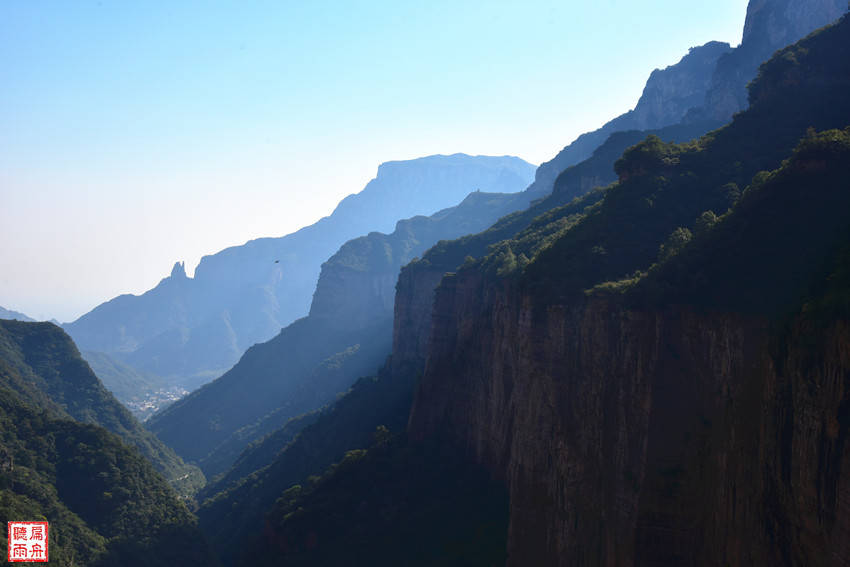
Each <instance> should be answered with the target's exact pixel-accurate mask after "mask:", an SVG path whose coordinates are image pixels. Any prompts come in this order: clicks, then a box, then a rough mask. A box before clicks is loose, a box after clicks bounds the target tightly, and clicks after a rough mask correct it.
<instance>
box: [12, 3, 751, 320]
mask: <svg viewBox="0 0 850 567" xmlns="http://www.w3.org/2000/svg"><path fill="white" fill-rule="evenodd" d="M745 12H746V0H715V1H713V2H682V1H681V0H663V1H651V0H649V1H644V2H632V1H625V0H617V1H615V0H600V1H597V2H578V1H574V2H571V1H563V0H562V1H560V2H544V1H539V2H537V1H531V0H525V1H522V2H519V1H516V2H503V1H498V0H488V1H486V2H485V1H481V2H471V1H470V2H464V1H462V0H451V1H447V2H443V1H438V0H427V1H418V2H405V1H399V0H394V1H392V2H379V1H372V2H322V1H315V0H314V1H301V2H285V1H276V2H271V1H269V2H258V1H255V2H251V1H245V0H240V1H238V2H237V1H232V2H216V1H203V2H201V1H198V2H190V1H182V0H181V1H173V0H168V1H162V2H154V1H150V0H146V1H141V0H138V1H135V2H132V1H130V0H120V1H119V0H103V1H97V2H95V1H85V0H75V1H67V0H55V1H49V0H2V1H0V84H1V85H2V87H0V243H2V244H0V305H2V306H4V307H7V308H10V309H15V310H18V311H23V312H25V313H27V314H28V315H30V316H32V317H36V318H51V317H55V318H57V319H59V320H61V321H69V320H72V319H74V318H76V317H77V316H79V315H81V314H83V313H84V312H86V311H88V310H89V309H91V308H92V307H94V306H95V305H97V304H98V303H101V302H102V301H105V300H107V299H110V298H111V297H114V296H115V295H118V294H121V293H128V292H129V293H141V292H143V291H145V290H147V289H149V288H151V287H153V286H154V285H156V283H157V282H158V281H159V280H160V279H161V278H162V277H165V276H166V275H168V273H169V272H170V270H171V266H172V264H173V263H174V262H175V261H176V260H185V261H186V266H187V268H188V269H189V272H190V275H191V272H192V270H194V267H195V265H196V264H197V262H198V261H199V260H200V258H201V256H202V255H204V254H209V253H213V252H216V251H218V250H220V249H222V248H224V247H226V246H230V245H234V244H241V243H244V242H245V241H247V240H249V239H252V238H256V237H260V236H281V235H283V234H287V233H289V232H292V231H293V230H295V229H297V228H299V227H301V226H304V225H306V224H310V223H312V222H314V221H315V220H317V219H318V218H320V217H322V216H325V215H327V214H329V213H330V212H331V211H332V210H333V207H334V206H335V204H336V203H337V202H338V201H339V200H340V199H341V198H342V197H344V196H345V195H347V194H349V193H354V192H357V191H360V190H361V189H362V188H363V186H364V185H365V184H366V182H368V181H369V179H371V178H372V177H373V176H374V175H375V172H376V170H377V166H378V164H379V163H381V162H383V161H388V160H396V159H409V158H415V157H420V156H424V155H429V154H435V153H444V154H448V153H454V152H465V153H469V154H493V155H504V154H511V155H518V156H520V157H522V158H524V159H526V160H528V161H530V162H533V163H540V162H542V161H546V160H548V159H551V158H552V157H553V156H554V155H555V154H556V153H557V152H558V151H559V150H560V149H561V148H562V147H563V146H564V145H566V144H567V143H569V142H570V141H572V140H573V139H574V138H575V137H576V136H577V135H578V134H580V133H582V132H584V131H587V130H592V129H595V128H596V127H598V126H600V125H601V124H602V123H603V122H605V121H607V120H608V119H610V118H613V117H614V116H616V115H617V114H619V113H622V112H624V111H626V110H629V109H630V108H633V107H634V104H635V102H636V101H637V99H638V97H639V96H640V93H641V90H642V88H643V85H644V82H645V80H646V78H647V77H648V75H649V73H650V72H651V71H652V70H653V69H654V68H656V67H665V66H667V65H670V64H672V63H675V62H676V61H678V60H679V58H681V56H682V55H684V54H685V53H686V52H687V49H688V47H691V46H694V45H699V44H702V43H704V42H706V41H709V40H721V41H728V42H730V43H732V44H733V45H736V44H738V43H739V42H740V38H741V32H742V29H743V23H744V16H745Z"/></svg>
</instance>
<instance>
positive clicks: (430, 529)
mask: <svg viewBox="0 0 850 567" xmlns="http://www.w3.org/2000/svg"><path fill="white" fill-rule="evenodd" d="M378 433H379V434H378V435H377V436H376V438H377V442H376V444H375V445H374V446H372V447H371V448H370V449H368V450H357V451H350V452H348V453H347V454H346V455H345V457H344V458H343V459H342V461H341V462H339V463H338V464H336V465H334V466H332V467H331V468H330V469H329V470H328V471H327V472H326V473H325V474H324V475H322V476H321V477H314V478H312V479H310V481H309V484H305V485H295V486H292V487H291V488H289V489H288V490H286V491H285V492H284V493H283V494H282V495H281V497H280V498H279V499H278V500H277V502H276V503H275V506H274V508H273V509H272V511H271V512H270V513H269V514H268V516H267V518H266V530H265V533H264V534H263V535H262V536H261V537H259V538H256V540H255V544H253V545H248V546H246V547H245V549H244V555H243V557H242V560H241V562H240V564H241V565H245V566H248V565H251V566H255V565H293V566H295V565H323V566H327V567H332V566H337V565H338V566H348V565H372V566H382V565H386V566H388V567H389V566H393V567H395V566H409V567H413V566H434V567H436V566H450V565H457V566H461V565H462V566H464V567H473V566H477V565H479V566H482V567H483V566H491V565H499V564H503V563H504V560H505V545H506V534H507V524H508V502H507V491H506V490H505V489H504V487H503V486H502V485H500V483H498V482H494V481H493V480H492V479H491V478H490V477H489V475H488V474H487V473H486V472H485V471H484V470H482V469H480V468H478V467H475V466H472V465H469V464H468V463H466V462H465V461H464V459H463V458H462V456H461V455H460V454H459V453H456V452H455V451H454V450H453V448H451V447H447V446H436V445H430V446H422V445H413V444H409V443H408V442H406V440H405V439H404V438H403V436H402V437H395V438H393V439H386V437H383V436H381V435H380V433H382V431H381V430H379V431H378Z"/></svg>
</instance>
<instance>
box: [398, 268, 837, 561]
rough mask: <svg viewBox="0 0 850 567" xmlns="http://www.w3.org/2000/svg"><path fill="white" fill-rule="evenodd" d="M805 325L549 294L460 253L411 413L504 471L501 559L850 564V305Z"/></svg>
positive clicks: (437, 313) (421, 430) (418, 426)
mask: <svg viewBox="0 0 850 567" xmlns="http://www.w3.org/2000/svg"><path fill="white" fill-rule="evenodd" d="M482 313H483V314H485V315H484V316H482V315H481V314H482ZM812 332H813V329H812V328H811V325H810V323H809V322H807V321H806V319H805V318H804V317H800V318H798V319H797V321H796V322H795V323H794V325H793V326H792V330H791V331H790V332H789V333H788V334H787V336H785V338H784V340H783V341H782V342H781V345H780V346H781V348H779V349H777V348H776V346H777V345H776V343H772V342H771V333H770V329H769V326H768V324H767V322H766V320H764V319H762V318H759V317H746V316H741V315H736V314H733V313H722V312H704V311H697V310H694V309H692V308H689V307H686V306H673V307H668V308H665V309H662V310H634V309H627V308H625V307H623V306H622V305H619V304H618V302H617V301H615V300H611V299H608V298H604V297H594V298H591V299H588V300H586V301H585V302H583V303H581V304H578V305H549V306H545V307H541V305H540V304H539V302H537V301H535V300H534V299H533V298H532V297H529V296H527V295H525V296H523V295H522V294H521V293H518V290H516V289H511V286H510V284H503V285H501V286H495V287H493V286H489V285H486V284H485V282H484V281H483V280H482V278H481V277H480V276H479V275H477V274H475V273H473V272H465V273H464V275H463V276H462V277H449V278H447V279H446V280H444V281H443V284H442V285H441V286H440V288H439V289H438V292H437V300H436V303H435V308H434V316H433V330H432V334H431V347H430V352H429V356H428V362H427V367H426V371H425V375H424V377H423V379H422V382H421V386H420V389H419V391H418V394H417V397H416V401H415V403H414V408H413V411H412V413H411V418H410V432H411V435H412V436H413V437H414V438H425V437H431V438H433V437H434V436H439V437H441V438H443V439H448V440H449V442H451V443H453V444H456V445H457V444H459V445H461V446H462V447H463V448H464V449H465V451H466V453H467V454H468V455H469V456H471V457H472V458H473V459H474V460H475V461H476V462H479V463H483V464H485V465H486V466H488V468H490V469H491V470H492V471H494V473H495V474H497V475H498V476H499V477H500V478H502V479H503V480H504V481H505V482H506V483H507V485H508V487H509V489H510V501H511V504H510V514H511V520H510V529H509V541H508V553H509V559H508V565H530V564H534V565H745V564H757V565H792V564H798V565H799V564H805V565H830V564H832V565H846V564H850V563H848V557H847V544H846V541H847V540H846V534H847V526H848V515H850V508H848V490H850V488H848V487H850V470H848V469H847V468H846V467H845V466H843V464H844V463H846V462H847V460H848V458H850V456H849V455H850V453H848V445H847V443H846V440H847V437H848V433H850V413H848V407H850V348H848V345H850V324H848V322H847V321H837V322H835V323H834V324H833V325H831V326H830V327H829V328H828V329H827V330H825V331H824V332H823V336H822V340H819V341H817V343H816V345H817V346H810V345H811V344H812V342H811V340H810V338H811V335H812Z"/></svg>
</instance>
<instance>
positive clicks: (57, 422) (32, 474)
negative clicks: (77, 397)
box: [0, 360, 215, 566]
mask: <svg viewBox="0 0 850 567" xmlns="http://www.w3.org/2000/svg"><path fill="white" fill-rule="evenodd" d="M0 371H2V373H3V375H4V376H6V377H9V376H10V375H14V374H17V371H16V369H14V368H13V367H11V366H10V365H9V364H7V363H6V362H5V361H3V360H0ZM10 381H11V380H10ZM0 454H2V456H3V458H2V459H0V460H2V464H0V517H2V518H4V519H7V520H47V521H48V522H50V536H49V537H50V562H51V564H58V565H68V566H70V565H76V566H88V565H104V566H105V565H119V564H120V565H172V564H174V563H173V562H172V560H173V561H174V562H179V563H183V564H198V563H201V562H208V563H211V564H215V558H214V557H213V556H211V554H210V552H209V550H208V548H207V546H206V544H205V542H204V540H203V537H202V535H201V533H200V532H199V531H198V529H197V527H196V526H195V520H194V517H193V516H192V514H191V513H190V512H189V511H188V510H187V509H186V506H185V505H184V504H183V503H182V502H180V500H179V499H178V497H177V495H176V494H175V493H174V491H173V490H172V489H171V488H170V487H169V485H168V483H167V482H166V481H165V479H164V478H163V477H162V476H161V475H160V474H159V473H157V472H156V471H155V470H154V468H153V467H152V466H151V464H150V463H149V462H148V461H147V460H145V459H144V458H143V457H142V456H141V455H139V454H138V453H137V452H136V451H135V450H134V449H131V448H129V447H127V446H125V445H124V444H123V443H122V442H121V440H120V439H119V438H118V437H116V436H115V435H113V434H112V433H109V432H108V431H106V430H105V429H103V428H102V427H99V426H96V425H87V424H81V423H78V422H76V421H72V420H70V419H67V418H63V417H60V416H59V415H58V414H57V413H56V412H53V411H49V410H47V411H46V410H44V409H41V408H37V407H35V406H32V405H29V404H27V403H26V402H24V401H23V400H22V399H21V398H20V397H19V396H18V395H17V394H16V393H15V392H13V391H12V390H10V389H9V388H7V387H4V386H0ZM173 534H180V535H181V539H180V541H179V543H178V544H176V545H175V546H172V545H171V544H170V541H169V538H170V537H171V536H172V535H173ZM6 545H7V541H6V538H5V537H3V538H2V539H0V553H2V554H3V556H4V557H5V554H6V551H7V550H6ZM166 549H167V550H168V551H163V550H166ZM160 553H165V554H167V555H168V558H167V560H166V557H165V555H163V556H161V558H162V560H160V558H159V556H158V554H160ZM119 558H120V560H119Z"/></svg>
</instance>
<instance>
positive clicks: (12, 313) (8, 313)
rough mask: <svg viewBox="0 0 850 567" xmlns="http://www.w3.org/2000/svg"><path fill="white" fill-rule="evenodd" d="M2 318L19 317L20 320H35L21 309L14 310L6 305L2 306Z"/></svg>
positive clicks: (0, 309) (0, 311) (0, 314)
mask: <svg viewBox="0 0 850 567" xmlns="http://www.w3.org/2000/svg"><path fill="white" fill-rule="evenodd" d="M0 319H17V320H18V321H35V319H33V318H31V317H27V316H26V315H24V314H23V313H21V312H20V311H13V310H11V309H6V308H5V307H0Z"/></svg>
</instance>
